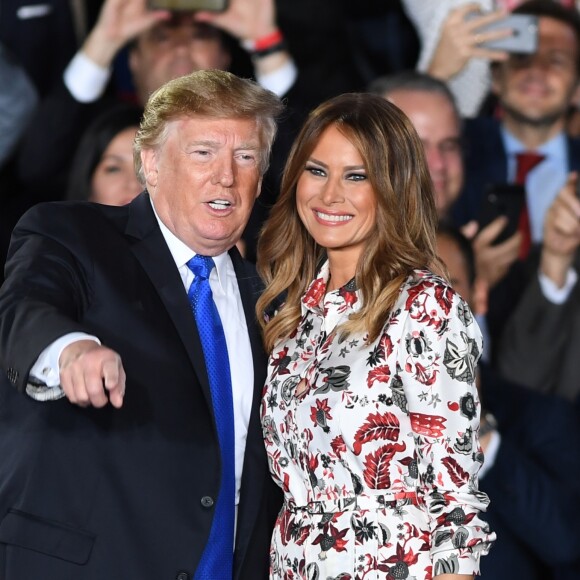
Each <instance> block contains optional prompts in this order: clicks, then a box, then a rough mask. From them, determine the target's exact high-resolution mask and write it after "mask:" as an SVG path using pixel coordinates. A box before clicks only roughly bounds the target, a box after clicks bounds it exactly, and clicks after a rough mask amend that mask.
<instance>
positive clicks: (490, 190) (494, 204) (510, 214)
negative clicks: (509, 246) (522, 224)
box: [477, 183, 526, 245]
mask: <svg viewBox="0 0 580 580" xmlns="http://www.w3.org/2000/svg"><path fill="white" fill-rule="evenodd" d="M525 203H526V190H525V189H524V186H523V185H517V184H514V183H499V184H493V185H490V186H489V187H487V188H486V190H485V195H484V198H483V202H482V204H481V210H480V212H479V219H478V220H477V221H478V223H479V231H481V230H482V229H483V228H485V227H486V226H487V225H489V224H490V223H491V222H492V221H493V220H495V219H496V218H498V217H499V216H501V215H503V216H505V217H506V218H507V220H508V223H507V225H506V226H505V228H504V229H503V230H502V231H501V232H500V233H499V235H498V236H497V238H496V239H495V240H494V242H493V244H494V245H496V244H501V242H504V241H505V240H507V239H508V238H511V236H513V235H514V234H515V233H516V232H517V230H518V225H519V221H520V215H521V212H522V209H523V207H524V204H525Z"/></svg>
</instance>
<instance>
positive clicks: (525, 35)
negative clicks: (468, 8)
mask: <svg viewBox="0 0 580 580" xmlns="http://www.w3.org/2000/svg"><path fill="white" fill-rule="evenodd" d="M470 14H474V15H477V12H475V13H473V12H472V13H470ZM474 17H476V16H471V18H474ZM468 18H469V16H468ZM503 28H510V29H511V30H512V35H511V36H507V37H506V38H499V39H497V40H488V41H487V42H482V43H481V44H480V46H483V47H485V48H490V49H492V50H505V51H506V52H510V53H516V54H533V53H535V52H536V51H537V50H538V17H537V16H533V15H531V14H509V15H508V16H506V17H505V18H503V19H502V20H498V21H497V22H492V23H491V24H487V25H485V26H482V27H481V28H478V29H477V30H476V32H489V31H491V30H499V29H503Z"/></svg>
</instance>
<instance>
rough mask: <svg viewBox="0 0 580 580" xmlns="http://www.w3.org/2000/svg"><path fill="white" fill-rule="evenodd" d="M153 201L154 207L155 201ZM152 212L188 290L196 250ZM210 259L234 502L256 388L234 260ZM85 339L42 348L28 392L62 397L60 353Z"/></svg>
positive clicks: (65, 338) (47, 397)
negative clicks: (230, 419)
mask: <svg viewBox="0 0 580 580" xmlns="http://www.w3.org/2000/svg"><path fill="white" fill-rule="evenodd" d="M151 205H152V207H153V211H154V212H155V207H154V206H153V203H152V204H151ZM155 217H156V218H157V221H158V223H159V227H160V228H161V233H162V234H163V237H164V238H165V241H166V243H167V246H168V247H169V251H170V252H171V255H172V256H173V259H174V260H175V265H176V267H177V269H178V270H179V274H180V276H181V280H182V282H183V286H184V291H185V292H187V290H188V289H189V287H190V285H191V283H192V281H193V278H194V275H193V273H192V272H191V270H190V269H189V268H188V267H187V262H188V261H189V260H191V258H193V256H195V252H194V251H193V250H191V249H190V248H189V247H188V246H186V245H185V244H184V243H183V242H182V241H181V240H180V239H178V238H177V237H176V236H175V235H174V234H173V233H172V232H171V231H170V230H169V229H168V228H167V227H166V226H165V224H163V222H162V221H161V220H160V219H159V216H158V215H157V213H155ZM213 260H214V262H215V265H216V267H215V268H214V269H213V270H212V272H211V274H210V278H209V285H210V287H211V290H212V293H213V299H214V302H215V305H216V307H217V310H218V313H219V315H220V318H221V321H222V325H223V328H224V334H225V337H226V344H227V348H228V356H229V360H230V369H232V372H231V373H230V374H231V379H232V393H233V402H234V432H235V456H236V505H237V504H238V502H239V497H240V483H241V478H242V467H243V461H244V452H245V450H246V438H247V433H248V424H249V422H250V412H251V407H252V398H253V393H254V365H253V358H252V348H251V345H250V338H249V335H248V327H247V325H246V317H245V315H244V308H243V305H242V298H241V296H240V289H239V287H238V281H237V278H236V273H235V271H234V266H233V264H232V261H231V259H230V257H229V255H228V254H227V252H226V253H223V254H220V255H219V256H214V258H213ZM192 317H193V313H192ZM86 339H92V340H95V341H97V342H100V341H99V339H98V338H97V337H95V336H91V335H88V334H83V333H80V332H74V333H70V334H67V335H65V336H63V337H61V338H59V339H58V340H56V341H55V342H53V343H52V344H50V345H49V346H48V347H47V348H46V349H45V350H44V351H42V353H41V354H40V356H39V357H38V359H37V361H36V363H35V364H34V366H33V367H32V369H31V371H30V375H31V376H32V377H34V378H36V379H38V380H39V381H41V382H43V383H45V385H46V386H38V385H34V384H29V385H28V386H27V389H26V392H27V393H28V395H30V396H31V397H32V398H34V399H37V400H41V401H48V400H54V399H58V398H61V397H63V396H64V393H63V391H62V389H61V388H60V384H59V382H60V379H59V370H58V369H59V367H58V361H59V358H60V354H61V353H62V350H63V349H64V348H65V347H66V346H68V345H69V344H71V343H73V342H75V341H77V340H86ZM128 396H130V394H129V395H128Z"/></svg>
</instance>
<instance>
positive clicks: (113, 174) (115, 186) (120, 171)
mask: <svg viewBox="0 0 580 580" xmlns="http://www.w3.org/2000/svg"><path fill="white" fill-rule="evenodd" d="M136 132H137V127H128V128H127V129H124V130H123V131H121V132H120V133H117V135H115V137H114V138H113V139H112V141H111V142H110V143H109V145H108V147H107V148H106V149H105V151H104V153H103V156H102V157H101V160H100V161H99V163H98V165H97V166H96V167H95V171H94V172H93V179H92V181H91V191H92V194H91V197H90V201H96V202H97V203H102V204H105V205H125V204H127V203H129V202H130V201H131V200H132V199H133V198H135V197H136V196H137V195H138V194H139V193H140V192H141V191H142V189H143V187H142V186H141V184H140V183H139V181H138V180H137V176H136V175H135V169H134V166H133V139H134V138H135V133H136Z"/></svg>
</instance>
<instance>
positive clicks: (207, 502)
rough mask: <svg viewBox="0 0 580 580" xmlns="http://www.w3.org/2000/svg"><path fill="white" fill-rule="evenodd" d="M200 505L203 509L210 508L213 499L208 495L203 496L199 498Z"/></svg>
mask: <svg viewBox="0 0 580 580" xmlns="http://www.w3.org/2000/svg"><path fill="white" fill-rule="evenodd" d="M201 505H202V506H203V507H204V508H210V507H211V506H212V505H213V498H211V497H209V495H204V496H203V497H202V498H201Z"/></svg>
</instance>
